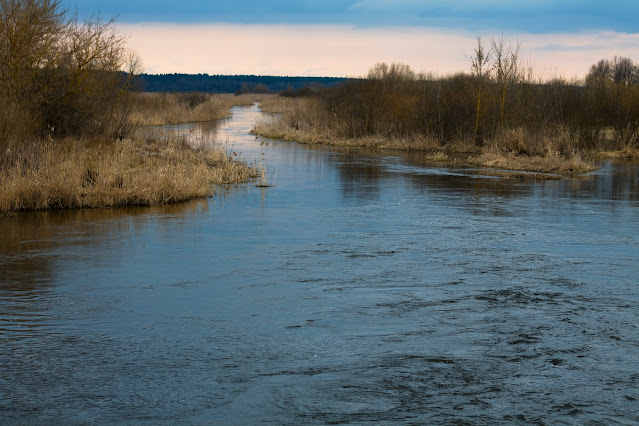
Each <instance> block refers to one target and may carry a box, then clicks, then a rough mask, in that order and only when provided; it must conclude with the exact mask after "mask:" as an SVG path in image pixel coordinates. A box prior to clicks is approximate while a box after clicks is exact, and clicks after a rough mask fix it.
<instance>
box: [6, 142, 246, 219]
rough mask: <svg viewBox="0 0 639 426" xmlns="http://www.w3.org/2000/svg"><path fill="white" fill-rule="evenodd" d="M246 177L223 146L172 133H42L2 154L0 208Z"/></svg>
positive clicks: (160, 200)
mask: <svg viewBox="0 0 639 426" xmlns="http://www.w3.org/2000/svg"><path fill="white" fill-rule="evenodd" d="M253 177H257V171H256V170H255V169H253V168H251V167H250V166H248V165H247V164H244V163H241V162H238V161H236V160H234V159H231V158H230V157H229V156H228V155H227V154H226V153H225V152H223V151H221V150H217V149H211V148H207V147H194V146H191V145H190V144H188V143H187V142H185V141H184V140H183V139H180V138H178V137H173V136H164V137H154V138H145V137H143V136H142V135H136V136H133V137H131V138H127V139H123V140H121V141H106V140H103V139H97V140H91V139H65V140H62V141H47V142H42V143H37V144H33V145H32V146H30V147H28V148H23V149H22V150H20V151H18V152H16V153H13V154H12V155H7V156H5V158H3V167H2V168H1V169H0V187H2V193H1V195H0V215H8V214H11V213H14V212H19V211H34V210H46V209H61V208H106V207H120V206H141V205H152V204H167V203H175V202H181V201H185V200H189V199H192V198H197V197H204V196H207V195H209V194H210V193H211V185H214V184H229V183H239V182H245V181H247V180H248V179H250V178H253Z"/></svg>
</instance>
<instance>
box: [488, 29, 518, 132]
mask: <svg viewBox="0 0 639 426" xmlns="http://www.w3.org/2000/svg"><path fill="white" fill-rule="evenodd" d="M520 47H521V43H517V44H516V45H515V46H513V45H512V44H511V43H508V42H507V41H506V40H505V39H504V37H503V36H501V37H499V38H494V39H492V40H491V41H490V50H491V54H492V64H493V66H492V68H493V72H494V75H495V83H496V88H497V92H498V95H497V98H498V103H499V117H500V122H501V123H502V125H503V124H504V121H505V118H506V99H507V97H508V94H509V92H510V91H511V90H512V86H513V85H515V84H516V83H517V82H518V80H519V79H520V72H521V70H520V67H519V49H520Z"/></svg>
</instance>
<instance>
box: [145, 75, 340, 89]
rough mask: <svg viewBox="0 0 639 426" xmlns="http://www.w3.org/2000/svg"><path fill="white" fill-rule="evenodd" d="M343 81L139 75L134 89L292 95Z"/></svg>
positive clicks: (242, 76)
mask: <svg viewBox="0 0 639 426" xmlns="http://www.w3.org/2000/svg"><path fill="white" fill-rule="evenodd" d="M345 80H346V79H345V78H339V77H276V76H259V75H209V74H141V75H139V76H138V77H137V88H138V90H141V91H145V92H208V93H238V94H240V93H281V92H287V91H288V92H290V93H293V92H296V91H298V90H300V89H304V88H308V87H318V88H319V87H331V86H334V85H336V84H337V83H340V82H342V81H345Z"/></svg>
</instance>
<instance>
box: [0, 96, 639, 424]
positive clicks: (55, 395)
mask: <svg viewBox="0 0 639 426" xmlns="http://www.w3.org/2000/svg"><path fill="white" fill-rule="evenodd" d="M261 114H262V113H261V112H260V111H259V109H258V108H257V107H256V106H252V107H235V108H234V109H233V117H232V118H231V119H228V120H224V121H222V122H220V123H213V124H208V125H204V124H193V125H185V126H174V127H172V128H171V129H172V131H179V132H183V133H184V134H186V135H189V137H191V138H194V139H204V141H205V142H206V141H207V140H210V139H211V138H214V139H215V140H216V141H217V142H216V143H218V144H221V145H222V146H224V148H225V149H227V150H228V152H229V153H230V154H231V155H235V154H236V155H237V156H238V157H240V158H242V157H243V158H247V159H248V160H249V161H251V162H254V163H255V164H258V165H263V166H264V168H265V170H266V172H267V177H268V180H269V183H271V184H272V185H273V186H272V187H270V188H257V187H255V183H249V184H246V185H239V186H230V187H223V188H220V189H218V190H217V191H216V193H215V195H214V196H212V197H211V198H208V199H201V200H195V201H192V202H189V203H185V204H180V205H171V206H160V207H151V208H128V209H109V210H77V211H51V212H41V213H25V214H19V215H16V216H13V217H7V218H0V423H2V424H15V423H17V424H32V423H35V424H52V423H56V424H57V423H60V424H78V423H79V424H86V423H127V424H138V423H144V424H175V423H186V424H256V423H275V424H307V423H311V424H326V423H366V422H369V421H379V422H383V423H385V424H388V423H400V424H406V423H413V424H420V423H431V424H432V423H456V424H457V423H471V424H496V423H497V424H500V423H507V424H512V423H520V424H529V423H539V424H542V423H543V424H558V423H568V424H583V423H603V424H610V423H621V424H632V423H636V422H639V414H638V413H639V410H638V408H639V402H638V399H639V165H638V164H637V163H634V164H633V163H613V162H606V163H604V164H603V167H602V169H601V170H599V171H597V172H594V173H591V174H589V175H587V176H583V177H579V178H568V179H564V180H560V181H545V182H534V181H532V182H528V181H516V180H508V179H499V178H490V177H481V176H476V175H475V174H474V173H473V170H470V169H456V168H445V167H434V166H432V165H429V164H428V163H426V162H425V161H424V160H423V158H422V157H421V156H420V155H419V154H410V153H401V152H390V151H389V152H377V153H374V152H368V151H363V150H360V149H336V148H327V147H317V146H305V145H300V144H294V143H287V142H278V141H270V140H266V139H262V138H256V137H255V136H253V135H250V134H249V133H248V131H249V130H250V129H251V127H252V126H253V123H254V122H255V120H256V118H258V117H259V116H260V115H261Z"/></svg>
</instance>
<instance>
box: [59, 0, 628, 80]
mask: <svg viewBox="0 0 639 426" xmlns="http://www.w3.org/2000/svg"><path fill="white" fill-rule="evenodd" d="M63 4H65V5H66V6H67V7H69V9H70V10H75V9H77V11H78V12H79V15H80V17H81V18H82V17H87V16H89V15H91V14H92V13H95V12H99V13H100V14H101V16H102V17H106V18H110V17H115V18H116V20H117V23H118V24H117V25H118V29H120V30H121V31H123V32H124V33H125V34H127V35H128V36H129V45H130V47H131V48H132V49H134V50H135V51H137V52H138V54H139V55H140V56H141V58H142V60H143V62H144V64H145V71H146V72H151V73H170V72H188V73H198V72H203V73H204V72H206V73H210V74H270V75H331V76H345V75H348V76H361V75H365V74H366V72H367V70H368V68H370V67H371V66H372V65H374V64H375V63H377V62H402V63H406V64H408V65H410V66H411V67H413V69H415V71H418V72H422V71H423V72H433V73H435V74H448V73H453V72H458V71H466V70H467V68H468V56H469V55H470V54H472V49H473V44H474V40H475V37H476V36H477V35H481V36H482V37H484V38H485V39H490V38H491V37H500V36H505V37H507V38H508V39H509V40H511V41H512V42H513V43H518V42H521V45H522V49H521V53H522V59H524V60H525V61H526V63H527V64H529V65H530V66H531V67H534V69H535V72H536V73H537V74H539V75H540V76H541V77H543V78H553V77H557V76H560V77H566V78H571V77H577V78H578V77H583V75H584V74H585V73H586V72H587V70H588V67H589V66H590V65H591V64H592V63H594V62H596V61H598V60H599V59H602V58H609V57H612V56H614V55H619V56H630V57H631V58H632V59H634V60H635V61H637V62H639V19H638V17H639V0H608V1H602V0H597V1H594V0H579V1H577V0H554V1H552V0H534V1H532V0H509V1H506V0H475V1H473V0H457V1H447V0H436V1H433V0H391V1H385V0H306V1H303V0H275V1H261V0H224V1H218V0H214V1H203V0H179V1H175V0H171V1H167V0H63Z"/></svg>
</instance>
